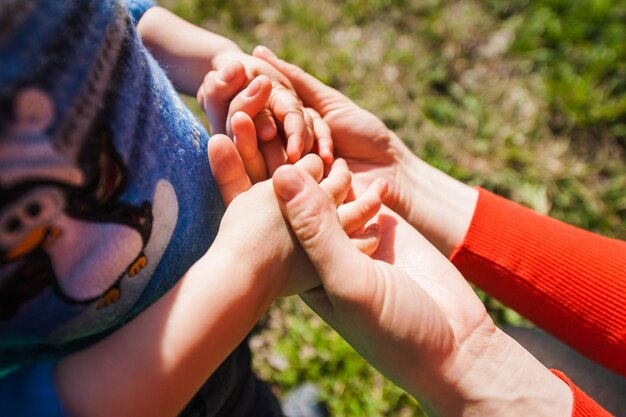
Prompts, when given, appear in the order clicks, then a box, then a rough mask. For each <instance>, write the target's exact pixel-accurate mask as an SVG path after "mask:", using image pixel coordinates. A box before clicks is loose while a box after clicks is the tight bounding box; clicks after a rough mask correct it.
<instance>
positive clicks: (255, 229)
mask: <svg viewBox="0 0 626 417" xmlns="http://www.w3.org/2000/svg"><path fill="white" fill-rule="evenodd" d="M259 78H260V79H261V81H262V82H263V80H264V79H266V77H263V76H261V77H258V78H257V79H259ZM253 82H256V80H255V81H253ZM259 91H264V89H263V88H261V89H259ZM262 98H263V94H262V93H258V94H256V95H254V94H253V95H249V94H247V93H246V91H245V90H244V92H242V93H240V94H239V95H238V96H237V97H235V98H234V99H233V100H232V104H231V106H233V111H234V112H235V113H234V116H233V131H234V132H235V133H236V135H235V142H234V143H233V142H232V141H231V140H230V139H229V138H228V137H226V136H224V135H215V136H213V137H212V138H211V139H210V140H209V147H208V153H209V161H210V164H211V168H212V170H213V174H214V177H215V180H216V183H217V184H218V188H219V190H220V193H221V194H222V198H223V200H224V202H225V204H226V205H227V206H228V209H227V210H226V213H225V215H224V219H223V220H222V224H221V227H220V233H219V234H218V238H217V239H216V244H220V245H223V246H225V247H229V248H231V249H230V250H234V251H237V253H245V254H250V255H249V258H254V259H253V261H254V262H257V261H258V263H257V268H258V270H259V271H260V272H261V271H271V272H272V275H271V276H275V277H276V279H277V282H279V283H280V284H278V286H279V287H280V286H282V287H283V288H284V289H283V291H282V292H281V294H293V293H298V292H301V291H303V290H306V289H310V288H312V287H313V286H315V285H318V284H319V281H318V279H317V276H316V273H315V272H314V271H313V270H312V268H311V267H310V263H309V262H308V259H307V258H306V256H304V254H303V253H302V251H301V250H296V251H295V256H293V257H292V256H291V255H292V253H293V252H294V248H299V245H294V241H293V237H292V235H291V234H290V233H289V229H288V228H287V226H286V224H285V222H284V219H283V217H282V215H281V214H280V211H279V209H278V206H277V204H276V201H275V198H274V196H273V192H272V187H271V181H263V182H259V183H258V184H256V185H254V186H252V182H253V181H251V175H250V173H249V172H246V168H247V167H246V166H245V164H244V159H246V158H247V157H246V155H248V148H250V149H249V151H250V152H251V153H253V152H254V149H255V146H253V145H254V144H256V132H255V130H254V125H253V123H252V117H254V116H255V114H252V115H248V114H247V113H243V112H241V111H239V110H240V109H241V108H244V107H246V106H247V107H248V108H259V106H256V107H255V103H254V102H255V101H256V102H258V101H261V99H262ZM256 104H258V103H256ZM240 125H241V126H240ZM242 149H243V151H242ZM256 152H258V150H256ZM252 158H254V156H252ZM296 165H297V166H299V167H301V168H302V169H304V170H305V171H306V172H308V173H309V175H311V176H312V177H313V178H314V180H315V181H320V180H321V179H322V174H323V170H324V167H323V164H322V161H321V160H320V159H319V158H318V157H317V156H315V155H306V156H305V157H304V158H302V159H301V160H300V161H298V162H297V163H296ZM350 184H351V176H350V173H349V171H348V168H347V165H346V163H345V162H344V161H343V160H337V161H335V162H334V163H333V165H332V167H331V169H330V172H329V174H328V176H327V177H326V178H325V179H324V180H323V181H322V182H321V187H322V188H323V189H324V190H325V192H326V194H327V198H329V199H330V200H331V201H332V202H333V204H334V205H335V206H337V205H339V204H341V203H342V202H344V200H345V198H346V195H347V194H348V191H349V189H350ZM386 188H387V187H386V184H385V183H384V182H380V181H379V182H375V183H373V184H372V186H371V187H369V189H368V190H367V191H366V192H365V193H364V194H363V195H362V196H361V197H360V198H358V199H356V200H355V201H352V202H350V203H347V204H344V205H343V206H342V207H341V209H340V213H341V214H340V219H341V222H342V225H343V226H344V227H345V229H346V230H348V231H349V233H350V234H351V235H352V236H353V237H354V238H355V242H357V243H358V246H359V248H360V249H361V250H362V251H364V252H366V253H372V252H373V251H374V250H375V249H376V246H377V244H378V239H377V237H378V229H377V228H376V227H371V228H366V227H365V225H366V223H367V221H368V220H369V219H370V218H371V217H372V216H374V215H375V214H376V212H377V211H378V209H379V208H380V205H381V200H382V198H383V196H384V194H385V192H386ZM267 276H269V275H267Z"/></svg>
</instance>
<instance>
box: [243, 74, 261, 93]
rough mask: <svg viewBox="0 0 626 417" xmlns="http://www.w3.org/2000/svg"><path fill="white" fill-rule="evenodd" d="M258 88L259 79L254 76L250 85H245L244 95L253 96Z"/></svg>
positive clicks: (259, 85) (259, 87) (259, 86)
mask: <svg viewBox="0 0 626 417" xmlns="http://www.w3.org/2000/svg"><path fill="white" fill-rule="evenodd" d="M260 89H261V81H259V79H258V78H255V79H254V80H252V82H251V83H250V85H248V87H246V92H245V95H246V96H247V97H253V96H254V95H256V94H257V93H258V92H259V90H260Z"/></svg>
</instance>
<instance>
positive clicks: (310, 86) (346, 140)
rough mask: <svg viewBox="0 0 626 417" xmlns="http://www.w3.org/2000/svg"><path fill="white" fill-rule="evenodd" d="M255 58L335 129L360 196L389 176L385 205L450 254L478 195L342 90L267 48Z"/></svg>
mask: <svg viewBox="0 0 626 417" xmlns="http://www.w3.org/2000/svg"><path fill="white" fill-rule="evenodd" d="M254 54H255V56H258V57H260V58H262V59H264V60H266V61H267V62H269V63H270V64H272V65H273V66H275V67H276V68H278V69H279V70H281V72H283V73H284V74H285V75H287V77H289V79H290V80H291V82H292V83H293V85H294V87H295V89H296V91H297V92H298V94H299V95H300V97H301V98H302V100H303V101H304V103H305V105H307V106H311V107H313V108H315V109H316V110H317V111H318V112H319V114H320V115H321V116H322V118H323V119H324V121H325V122H326V123H327V124H328V126H329V127H330V129H332V132H333V144H334V148H335V156H337V157H339V158H344V159H345V160H346V162H348V166H349V167H350V170H351V171H352V172H353V173H354V184H355V189H356V191H357V193H358V192H359V187H361V188H362V187H364V186H367V184H370V183H371V182H372V181H373V180H374V179H375V178H384V179H385V180H387V182H388V183H389V193H388V194H387V197H386V199H385V204H386V205H387V206H389V207H390V208H391V209H392V210H394V211H395V212H396V213H398V214H399V215H401V216H402V217H403V218H404V219H406V220H407V221H408V222H409V223H410V224H411V225H412V226H413V227H415V228H417V229H418V230H419V231H420V233H422V234H423V235H424V236H426V237H427V238H428V240H429V241H430V242H431V243H433V244H434V245H435V246H436V247H437V248H438V249H439V250H440V251H441V252H442V253H444V254H445V255H450V254H451V253H452V251H453V250H454V248H456V247H457V246H458V245H459V244H460V243H461V242H462V241H463V239H464V237H465V234H466V233H467V230H468V228H469V225H470V222H471V219H472V216H473V213H474V208H475V207H476V201H477V198H478V192H477V191H476V190H475V189H474V188H472V187H469V186H467V185H465V184H463V183H461V182H459V181H457V180H455V179H454V178H452V177H449V176H447V175H446V174H444V173H443V172H441V171H439V170H437V169H436V168H434V167H432V166H430V165H428V164H427V163H425V162H424V161H422V160H421V159H419V158H418V157H416V156H415V155H414V154H413V153H412V152H411V151H410V150H409V149H408V148H407V147H406V146H405V145H404V144H403V143H402V141H401V140H400V139H399V138H398V137H397V136H396V135H395V134H394V133H393V132H391V131H390V130H389V129H387V128H386V127H385V125H384V124H383V123H382V122H381V121H380V120H379V119H378V118H377V117H376V116H374V115H373V114H371V113H369V112H367V111H365V110H363V109H362V108H360V107H359V106H357V105H356V104H354V103H353V102H352V101H351V100H350V99H348V98H347V97H345V96H344V95H343V94H341V93H339V92H338V91H337V90H334V89H332V88H330V87H328V86H326V85H324V84H323V83H321V82H320V81H318V80H316V79H315V78H314V77H312V76H311V75H309V74H307V73H306V72H304V71H303V70H302V69H300V68H298V67H296V66H295V65H292V64H289V63H287V62H285V61H283V60H280V59H278V58H277V57H276V56H275V55H274V54H273V53H272V52H271V51H270V50H269V49H267V48H265V47H257V48H256V49H255V50H254Z"/></svg>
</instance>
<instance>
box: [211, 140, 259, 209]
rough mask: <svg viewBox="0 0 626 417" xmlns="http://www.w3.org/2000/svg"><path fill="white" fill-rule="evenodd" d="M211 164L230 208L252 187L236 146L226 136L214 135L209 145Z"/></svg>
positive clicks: (226, 203)
mask: <svg viewBox="0 0 626 417" xmlns="http://www.w3.org/2000/svg"><path fill="white" fill-rule="evenodd" d="M208 154H209V164H210V165H211V170H212V171H213V177H214V178H215V182H216V183H217V187H218V188H219V190H220V194H221V195H222V200H224V205H226V206H228V205H229V204H230V202H231V201H233V199H234V198H235V197H237V196H238V195H239V194H241V193H243V192H244V191H247V190H248V189H249V188H250V187H252V183H251V182H250V178H248V175H247V174H246V170H245V167H244V165H243V161H242V160H241V157H240V156H239V152H237V149H236V148H235V144H234V143H233V142H232V141H231V140H230V138H229V137H228V136H225V135H221V134H218V135H214V136H213V137H211V139H210V140H209V145H208Z"/></svg>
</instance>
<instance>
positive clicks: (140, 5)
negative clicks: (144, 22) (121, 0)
mask: <svg viewBox="0 0 626 417" xmlns="http://www.w3.org/2000/svg"><path fill="white" fill-rule="evenodd" d="M154 5H155V3H154V2H153V1H152V0H128V10H129V11H130V15H131V17H132V18H133V21H134V22H135V24H137V22H139V19H141V16H143V14H144V13H145V12H146V10H148V9H149V8H150V7H152V6H154Z"/></svg>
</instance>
